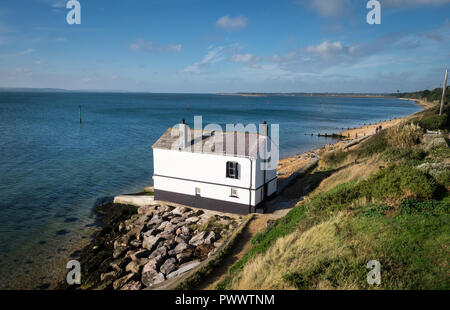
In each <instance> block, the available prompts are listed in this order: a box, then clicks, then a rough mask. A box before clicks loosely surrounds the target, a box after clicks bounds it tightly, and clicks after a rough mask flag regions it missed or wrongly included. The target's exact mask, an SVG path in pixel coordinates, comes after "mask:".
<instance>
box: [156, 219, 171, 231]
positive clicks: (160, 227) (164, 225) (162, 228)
mask: <svg viewBox="0 0 450 310" xmlns="http://www.w3.org/2000/svg"><path fill="white" fill-rule="evenodd" d="M169 224H170V222H169V221H164V222H162V223H161V224H159V226H158V230H161V231H163V230H164V229H165V228H166V226H167V225H169Z"/></svg>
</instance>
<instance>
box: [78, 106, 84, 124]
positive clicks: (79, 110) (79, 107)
mask: <svg viewBox="0 0 450 310" xmlns="http://www.w3.org/2000/svg"><path fill="white" fill-rule="evenodd" d="M78 115H79V116H80V124H81V123H82V122H83V121H82V120H81V104H80V105H78Z"/></svg>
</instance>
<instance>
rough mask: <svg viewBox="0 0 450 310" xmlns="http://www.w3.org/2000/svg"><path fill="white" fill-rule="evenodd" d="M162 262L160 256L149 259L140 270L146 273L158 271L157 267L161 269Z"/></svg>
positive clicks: (162, 259)
mask: <svg viewBox="0 0 450 310" xmlns="http://www.w3.org/2000/svg"><path fill="white" fill-rule="evenodd" d="M163 262H164V258H163V257H162V256H161V255H160V256H156V257H154V258H152V259H150V260H149V261H148V263H146V264H145V265H144V268H142V272H143V273H144V272H147V271H150V270H156V271H158V269H159V267H161V265H162V263H163Z"/></svg>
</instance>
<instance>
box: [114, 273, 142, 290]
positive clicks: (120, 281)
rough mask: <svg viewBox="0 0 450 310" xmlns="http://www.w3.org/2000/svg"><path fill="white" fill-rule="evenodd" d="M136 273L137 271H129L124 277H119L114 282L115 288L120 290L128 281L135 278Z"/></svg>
mask: <svg viewBox="0 0 450 310" xmlns="http://www.w3.org/2000/svg"><path fill="white" fill-rule="evenodd" d="M135 279H136V274H135V273H129V274H127V275H126V276H123V277H122V278H119V279H117V280H116V281H114V282H113V289H115V290H118V289H119V288H121V287H122V286H124V285H125V284H126V283H127V282H128V281H130V280H135Z"/></svg>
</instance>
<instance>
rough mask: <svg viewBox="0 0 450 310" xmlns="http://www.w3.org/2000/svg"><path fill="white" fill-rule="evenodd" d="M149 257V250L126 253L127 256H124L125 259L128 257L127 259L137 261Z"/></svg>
mask: <svg viewBox="0 0 450 310" xmlns="http://www.w3.org/2000/svg"><path fill="white" fill-rule="evenodd" d="M149 255H150V251H149V250H145V249H140V250H137V251H128V253H127V255H125V257H129V258H131V260H137V259H139V258H145V257H148V256H149Z"/></svg>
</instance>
